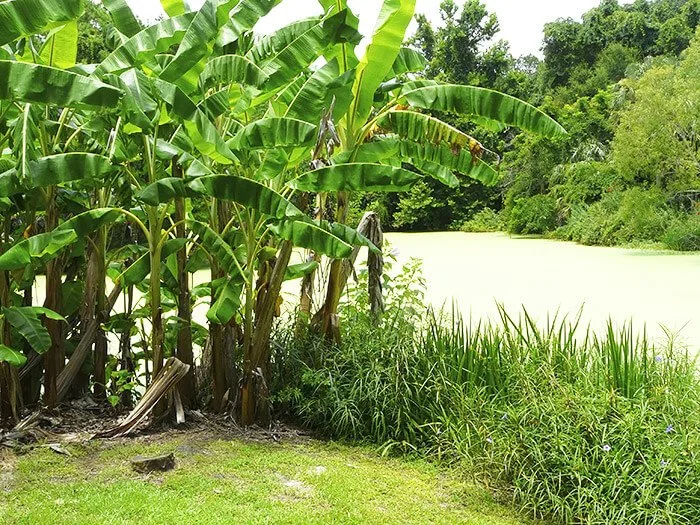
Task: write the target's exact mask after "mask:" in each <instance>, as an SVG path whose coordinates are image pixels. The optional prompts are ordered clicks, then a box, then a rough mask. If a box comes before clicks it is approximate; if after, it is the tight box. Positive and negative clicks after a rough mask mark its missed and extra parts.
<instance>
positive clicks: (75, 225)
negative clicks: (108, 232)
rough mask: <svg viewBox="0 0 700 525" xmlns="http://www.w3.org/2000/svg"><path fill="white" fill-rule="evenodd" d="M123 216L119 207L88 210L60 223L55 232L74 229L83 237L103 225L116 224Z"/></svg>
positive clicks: (73, 230)
mask: <svg viewBox="0 0 700 525" xmlns="http://www.w3.org/2000/svg"><path fill="white" fill-rule="evenodd" d="M123 217H124V214H123V213H122V211H121V210H120V209H118V208H95V209H94V210H88V211H86V212H83V213H81V214H79V215H76V216H75V217H73V218H72V219H69V220H67V221H66V222H64V223H62V224H60V225H59V226H58V228H56V229H55V230H54V232H59V231H72V232H75V234H76V235H77V236H78V237H80V238H82V237H86V236H88V235H90V234H91V233H92V232H94V231H96V230H98V229H99V228H102V227H103V226H108V225H111V224H114V223H115V222H117V221H118V220H120V219H121V218H123Z"/></svg>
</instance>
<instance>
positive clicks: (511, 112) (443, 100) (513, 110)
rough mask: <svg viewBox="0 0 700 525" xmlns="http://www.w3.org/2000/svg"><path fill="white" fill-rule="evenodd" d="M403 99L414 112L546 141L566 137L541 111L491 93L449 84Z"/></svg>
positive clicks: (415, 93) (501, 94)
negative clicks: (480, 121) (479, 122)
mask: <svg viewBox="0 0 700 525" xmlns="http://www.w3.org/2000/svg"><path fill="white" fill-rule="evenodd" d="M403 96H404V97H405V99H406V101H407V102H408V104H410V105H411V106H414V107H417V108H424V109H430V110H434V111H444V112H446V113H456V114H458V115H464V116H466V117H469V116H476V117H482V118H487V119H491V120H496V121H499V122H503V123H504V124H507V125H509V126H515V127H517V128H521V129H523V130H526V131H531V132H533V133H538V134H540V135H544V136H545V137H557V136H561V135H566V130H565V129H564V128H563V127H562V126H561V125H560V124H559V123H558V122H557V121H556V120H554V119H553V118H551V117H550V116H549V115H547V114H546V113H544V112H543V111H541V110H539V109H537V108H536V107H534V106H532V105H530V104H528V103H527V102H523V101H522V100H520V99H517V98H515V97H511V96H510V95H506V94H503V93H499V92H498V91H493V90H491V89H486V88H479V87H473V86H458V85H452V84H449V85H437V86H427V87H422V88H419V89H416V90H414V91H409V92H407V93H405V94H404V95H403Z"/></svg>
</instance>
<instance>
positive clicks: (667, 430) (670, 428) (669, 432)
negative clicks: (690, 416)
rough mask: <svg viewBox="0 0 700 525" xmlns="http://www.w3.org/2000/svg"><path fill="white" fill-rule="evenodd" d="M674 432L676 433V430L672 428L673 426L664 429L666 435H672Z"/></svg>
mask: <svg viewBox="0 0 700 525" xmlns="http://www.w3.org/2000/svg"><path fill="white" fill-rule="evenodd" d="M675 431H676V429H675V428H673V425H669V426H667V427H666V433H667V434H672V433H673V432H675Z"/></svg>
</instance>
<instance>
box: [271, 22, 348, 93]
mask: <svg viewBox="0 0 700 525" xmlns="http://www.w3.org/2000/svg"><path fill="white" fill-rule="evenodd" d="M344 23H345V13H339V14H336V15H333V16H331V17H329V18H325V19H323V20H321V21H320V22H319V23H318V24H317V25H315V26H312V27H310V28H309V29H308V30H306V31H305V32H303V33H301V34H300V35H299V36H298V37H297V38H296V39H294V40H293V41H292V42H290V43H289V44H288V45H287V46H286V47H284V48H283V49H280V50H279V52H278V53H277V54H276V55H274V56H273V57H272V58H271V59H270V60H269V61H268V62H266V63H265V64H264V66H263V71H265V73H266V74H267V75H268V76H269V77H270V79H269V80H268V82H267V84H266V87H267V88H268V89H276V88H278V87H280V86H283V85H285V84H286V83H288V82H289V81H290V80H292V79H293V78H294V77H296V76H297V75H298V74H299V73H301V72H302V71H304V70H305V69H306V68H308V67H309V66H310V65H311V64H313V63H314V62H315V61H316V60H317V59H318V58H319V57H320V56H321V55H323V53H324V51H325V50H326V49H328V47H329V46H331V45H332V44H334V43H336V42H337V41H338V39H339V38H344V37H343V36H342V35H344V32H345V31H346V30H347V28H346V27H345V26H344Z"/></svg>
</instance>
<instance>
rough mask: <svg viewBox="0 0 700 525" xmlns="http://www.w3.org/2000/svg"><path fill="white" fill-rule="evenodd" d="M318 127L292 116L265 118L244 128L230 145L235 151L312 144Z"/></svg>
mask: <svg viewBox="0 0 700 525" xmlns="http://www.w3.org/2000/svg"><path fill="white" fill-rule="evenodd" d="M316 129H317V127H316V126H314V125H313V124H310V123H308V122H304V121H302V120H296V119H291V118H280V117H272V118H263V119H260V120H256V121H255V122H253V123H252V124H249V125H248V126H246V127H245V128H243V129H242V130H241V131H240V132H239V133H238V134H237V135H236V136H235V137H234V138H233V139H232V140H231V141H229V142H228V145H229V147H230V148H231V149H233V150H234V151H245V150H250V149H266V148H288V147H298V146H312V145H313V144H314V143H315V140H316Z"/></svg>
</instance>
